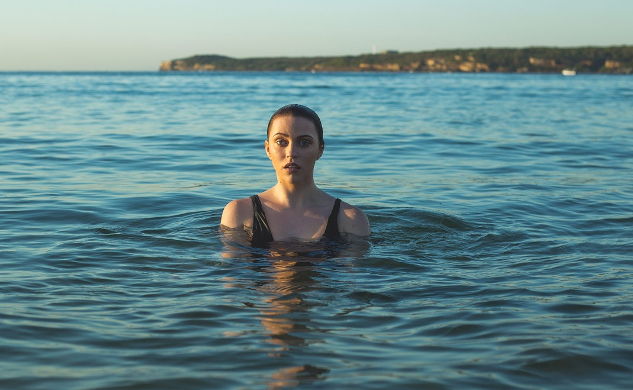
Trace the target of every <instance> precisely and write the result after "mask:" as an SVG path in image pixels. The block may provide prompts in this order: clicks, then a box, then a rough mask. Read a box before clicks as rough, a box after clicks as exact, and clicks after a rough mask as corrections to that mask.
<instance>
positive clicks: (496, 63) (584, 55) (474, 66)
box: [159, 46, 633, 74]
mask: <svg viewBox="0 0 633 390" xmlns="http://www.w3.org/2000/svg"><path fill="white" fill-rule="evenodd" d="M563 69H572V70H575V71H577V72H578V73H610V74H633V46H612V47H579V48H543V47H540V48H539V47H534V48H524V49H456V50H437V51H426V52H416V53H398V52H394V51H388V52H385V53H382V54H364V55H359V56H343V57H271V58H246V59H236V58H231V57H226V56H220V55H197V56H193V57H188V58H183V59H176V60H171V61H163V62H161V63H160V66H159V70H160V71H303V72H368V71H369V72H468V73H470V72H517V73H524V72H531V73H560V72H561V71H562V70H563Z"/></svg>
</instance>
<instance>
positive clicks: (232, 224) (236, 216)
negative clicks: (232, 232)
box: [220, 198, 253, 229]
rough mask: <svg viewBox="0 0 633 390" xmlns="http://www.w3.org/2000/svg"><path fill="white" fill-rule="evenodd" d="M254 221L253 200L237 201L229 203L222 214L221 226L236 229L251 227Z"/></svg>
mask: <svg viewBox="0 0 633 390" xmlns="http://www.w3.org/2000/svg"><path fill="white" fill-rule="evenodd" d="M252 220H253V203H252V201H251V198H244V199H236V200H233V201H231V202H229V203H228V204H227V205H226V206H225V207H224V211H223V212H222V219H221V220H220V225H222V226H225V227H228V228H231V229H235V228H241V227H244V226H246V227H250V226H251V225H252Z"/></svg>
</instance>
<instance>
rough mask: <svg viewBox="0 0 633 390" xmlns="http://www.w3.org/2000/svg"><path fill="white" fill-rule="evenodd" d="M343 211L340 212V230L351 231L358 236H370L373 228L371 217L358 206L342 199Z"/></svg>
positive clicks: (342, 231) (343, 231)
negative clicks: (370, 222) (371, 226)
mask: <svg viewBox="0 0 633 390" xmlns="http://www.w3.org/2000/svg"><path fill="white" fill-rule="evenodd" d="M341 211H342V212H341V213H339V225H338V228H339V231H340V232H341V233H351V234H355V235H357V236H369V235H370V234H371V229H370V227H369V219H367V216H366V215H365V213H364V212H363V210H361V209H359V208H358V207H355V206H352V205H351V204H349V203H346V202H342V201H341Z"/></svg>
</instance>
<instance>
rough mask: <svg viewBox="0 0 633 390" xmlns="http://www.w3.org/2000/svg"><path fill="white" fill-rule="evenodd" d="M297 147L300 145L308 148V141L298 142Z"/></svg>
mask: <svg viewBox="0 0 633 390" xmlns="http://www.w3.org/2000/svg"><path fill="white" fill-rule="evenodd" d="M299 145H301V146H310V141H306V140H303V141H299Z"/></svg>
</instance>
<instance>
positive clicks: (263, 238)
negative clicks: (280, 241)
mask: <svg viewBox="0 0 633 390" xmlns="http://www.w3.org/2000/svg"><path fill="white" fill-rule="evenodd" d="M251 200H252V201H253V245H254V246H260V245H266V243H269V242H272V241H275V240H274V239H273V234H272V233H271V232H270V227H269V226H268V221H267V220H266V214H264V209H263V208H262V202H261V201H260V200H259V196H257V195H253V196H251ZM340 208H341V200H340V199H336V201H335V202H334V207H333V208H332V212H331V213H330V216H329V218H328V220H327V226H326V227H325V233H323V238H327V239H330V240H335V241H339V240H341V239H342V238H343V237H342V236H341V233H340V232H339V231H338V211H339V209H340Z"/></svg>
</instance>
